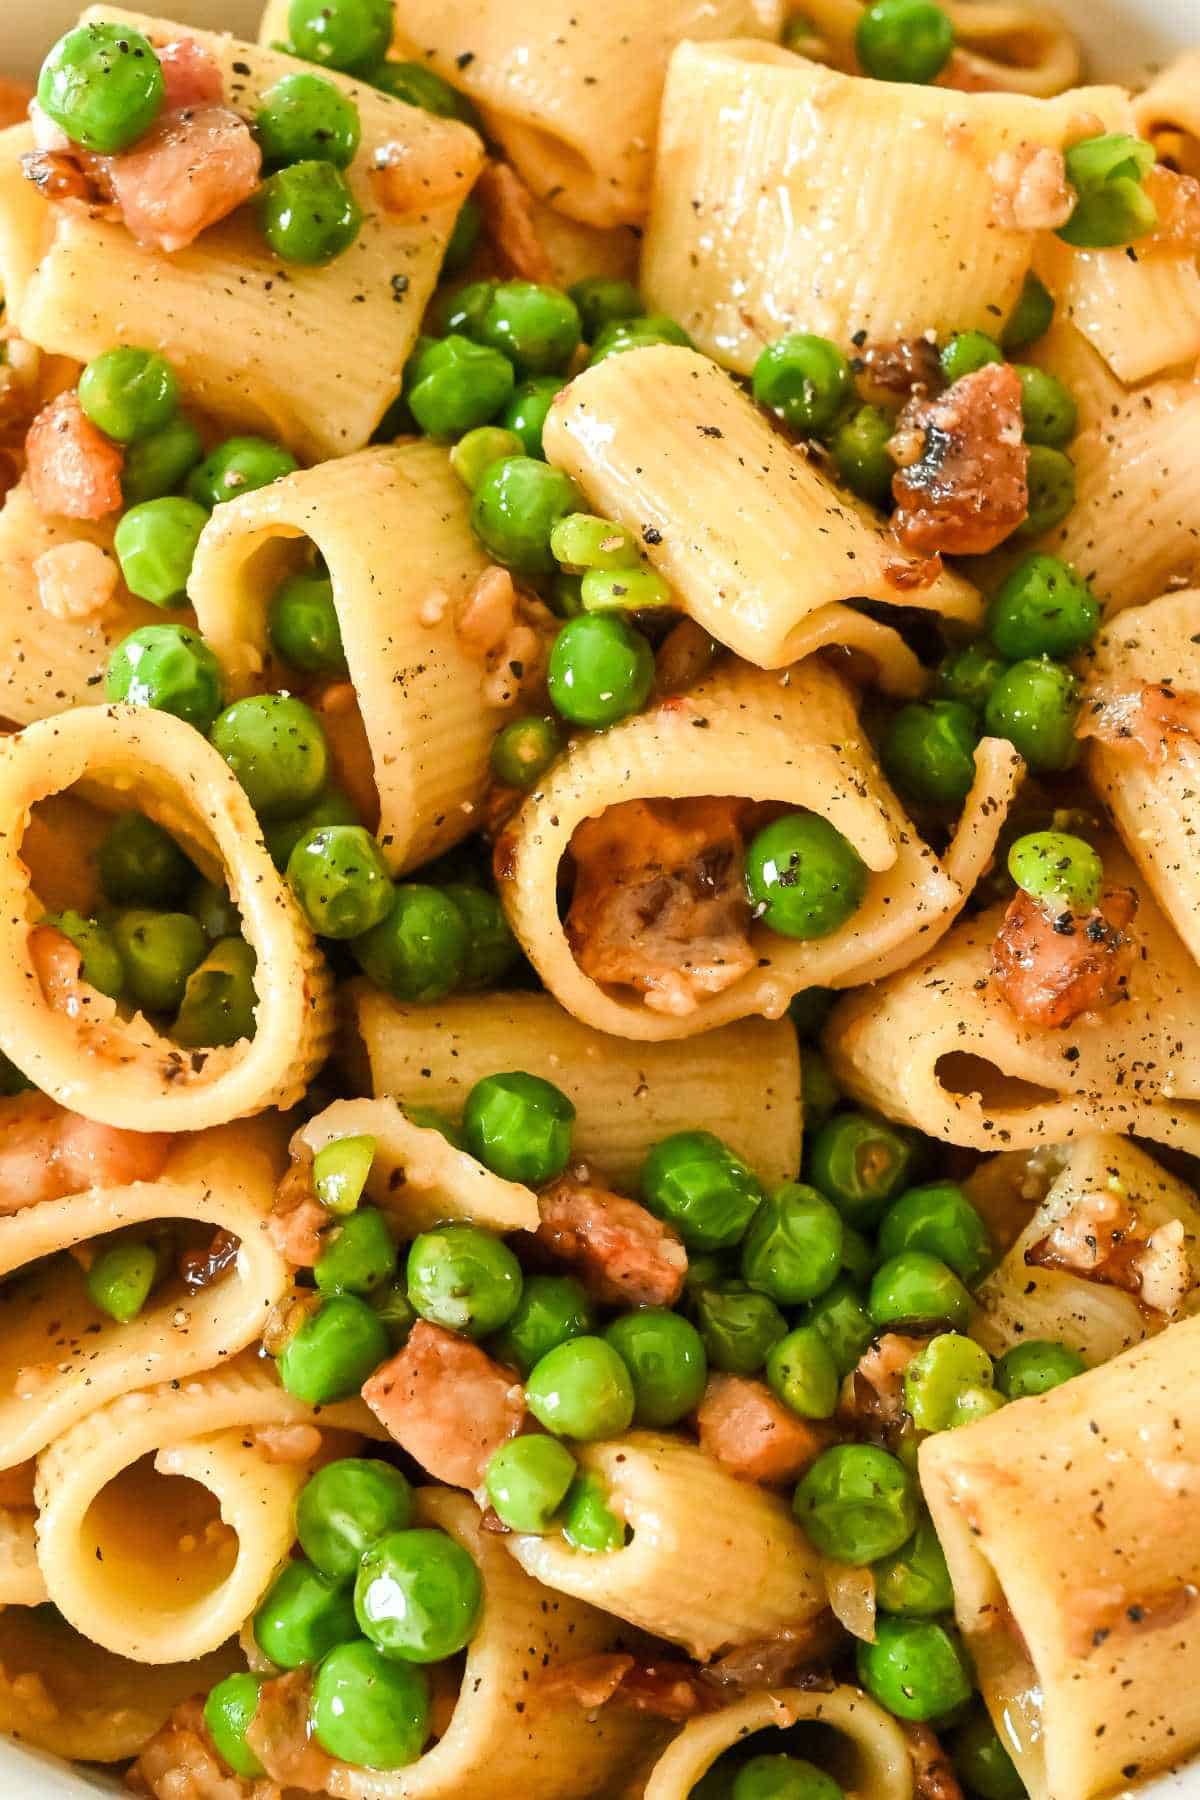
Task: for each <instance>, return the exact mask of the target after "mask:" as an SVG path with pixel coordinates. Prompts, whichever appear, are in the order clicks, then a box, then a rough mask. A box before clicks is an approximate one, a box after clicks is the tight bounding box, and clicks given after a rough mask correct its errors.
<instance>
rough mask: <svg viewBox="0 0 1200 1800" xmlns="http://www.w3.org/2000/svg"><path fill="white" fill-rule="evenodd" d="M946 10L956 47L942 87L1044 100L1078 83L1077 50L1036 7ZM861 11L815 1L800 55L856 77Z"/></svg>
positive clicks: (847, 1)
mask: <svg viewBox="0 0 1200 1800" xmlns="http://www.w3.org/2000/svg"><path fill="white" fill-rule="evenodd" d="M948 10H949V13H950V16H951V18H952V20H953V21H954V28H955V37H956V41H957V45H958V48H957V49H956V50H955V53H954V56H953V57H952V58H951V61H950V64H949V69H948V74H949V81H948V84H947V85H949V86H951V87H961V88H964V89H965V90H967V91H968V92H970V91H971V89H972V88H974V87H979V88H981V89H984V90H986V89H990V88H1011V89H1013V90H1014V91H1016V92H1017V93H1023V94H1039V95H1042V96H1043V97H1046V96H1049V95H1052V94H1060V93H1061V92H1062V91H1063V89H1064V88H1069V87H1071V86H1073V85H1074V83H1075V82H1077V81H1078V80H1079V69H1080V59H1079V46H1078V45H1077V44H1076V42H1075V40H1074V39H1073V38H1072V36H1071V34H1070V32H1069V31H1068V30H1067V29H1066V27H1065V26H1064V25H1063V23H1062V22H1061V20H1059V19H1057V18H1055V17H1053V16H1051V15H1047V14H1044V13H1042V11H1041V10H1040V8H1035V7H1033V6H1027V5H1021V4H1017V5H1008V4H1007V3H1006V0H999V3H998V4H992V3H991V0H984V3H983V4H980V3H979V0H968V4H967V5H957V6H951V7H950V8H949V9H948ZM862 12H863V8H862V5H861V4H860V0H815V4H814V5H812V6H810V7H809V9H808V11H807V13H806V14H805V17H806V18H808V19H809V20H810V21H811V23H812V27H813V42H812V48H811V49H810V48H809V47H808V44H807V43H806V44H805V46H804V49H803V54H805V55H818V54H819V56H820V58H821V60H822V61H824V60H825V59H826V57H828V59H829V60H830V61H831V62H833V63H834V64H835V65H836V66H837V67H838V68H839V69H847V70H849V71H851V72H858V71H857V64H856V59H855V55H854V34H855V29H856V27H857V25H858V22H859V19H860V18H861V16H862Z"/></svg>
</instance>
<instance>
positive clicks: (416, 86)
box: [368, 58, 479, 205]
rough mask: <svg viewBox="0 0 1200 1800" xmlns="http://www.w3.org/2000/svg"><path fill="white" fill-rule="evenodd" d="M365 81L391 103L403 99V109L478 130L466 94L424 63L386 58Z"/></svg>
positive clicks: (476, 118) (476, 116)
mask: <svg viewBox="0 0 1200 1800" xmlns="http://www.w3.org/2000/svg"><path fill="white" fill-rule="evenodd" d="M368 80H369V81H370V83H371V86H372V87H377V88H378V89H379V90H380V92H381V93H384V94H390V95H391V96H392V98H393V99H394V100H403V101H404V103H405V105H406V106H419V107H420V109H421V111H422V112H427V113H432V114H433V115H434V117H435V118H438V119H461V120H462V122H463V124H464V125H473V126H476V127H478V119H479V115H478V113H477V112H476V111H475V108H474V106H473V105H472V103H471V101H470V99H469V98H468V97H467V95H466V94H460V93H459V91H458V89H457V88H453V87H451V86H450V83H449V82H448V81H443V80H442V77H441V76H440V75H438V74H437V73H436V72H435V71H434V70H433V69H430V68H427V67H426V65H425V64H424V63H418V62H393V61H392V60H391V59H390V58H389V59H388V61H387V62H382V63H380V64H379V65H378V66H377V67H376V68H374V69H372V70H371V73H370V75H369V76H368ZM467 204H468V205H470V204H471V202H470V201H468V202H467Z"/></svg>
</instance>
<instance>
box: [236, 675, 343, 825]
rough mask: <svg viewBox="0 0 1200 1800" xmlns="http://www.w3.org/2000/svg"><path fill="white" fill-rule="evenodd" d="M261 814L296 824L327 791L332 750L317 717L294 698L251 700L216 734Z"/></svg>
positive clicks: (253, 697)
mask: <svg viewBox="0 0 1200 1800" xmlns="http://www.w3.org/2000/svg"><path fill="white" fill-rule="evenodd" d="M210 736H211V740H212V744H213V747H214V749H216V750H218V751H219V752H220V753H221V755H222V756H223V757H224V758H225V761H226V762H227V763H228V764H229V766H230V768H231V769H232V770H233V772H234V774H235V775H236V776H237V778H238V780H239V781H240V782H241V784H242V786H243V788H245V790H246V798H247V799H248V800H249V802H250V804H251V806H252V807H253V808H254V810H255V812H256V813H258V814H259V816H260V817H261V818H264V819H286V818H292V817H294V816H295V815H296V814H297V813H299V812H302V811H303V810H304V808H305V807H306V806H310V805H311V804H312V802H313V801H314V800H315V799H316V797H317V795H318V794H319V793H320V792H321V789H322V788H323V787H324V785H325V777H326V775H327V773H328V770H329V749H328V746H327V745H326V742H325V733H324V732H323V731H322V730H321V726H320V723H319V721H318V719H317V715H316V714H315V713H314V712H313V711H312V709H311V708H310V707H307V706H306V705H305V704H304V702H303V700H297V699H295V698H294V697H293V696H292V695H291V694H251V695H249V696H248V697H247V698H246V699H245V700H235V701H234V703H233V705H232V706H227V707H226V708H225V711H224V712H223V713H221V715H220V716H219V718H218V719H217V720H216V722H215V724H214V725H213V728H212V731H211V733H210Z"/></svg>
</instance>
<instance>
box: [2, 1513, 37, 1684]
mask: <svg viewBox="0 0 1200 1800" xmlns="http://www.w3.org/2000/svg"><path fill="white" fill-rule="evenodd" d="M36 1518H37V1515H36V1513H35V1512H34V1510H33V1508H32V1507H31V1506H0V1611H3V1609H4V1608H5V1607H6V1606H40V1605H41V1603H42V1601H43V1600H45V1598H46V1583H45V1581H44V1580H43V1579H42V1571H41V1569H40V1568H39V1567H38V1559H37V1532H36V1529H35V1521H36ZM0 1685H2V1684H0ZM0 1704H2V1702H0Z"/></svg>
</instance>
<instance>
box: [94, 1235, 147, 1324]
mask: <svg viewBox="0 0 1200 1800" xmlns="http://www.w3.org/2000/svg"><path fill="white" fill-rule="evenodd" d="M157 1277H158V1257H157V1255H156V1253H155V1251H154V1249H153V1248H152V1246H151V1245H149V1244H137V1243H132V1242H125V1243H116V1244H109V1245H108V1246H107V1247H106V1248H105V1249H103V1250H100V1251H98V1252H97V1254H96V1256H95V1257H94V1258H93V1259H92V1265H91V1267H90V1268H89V1270H88V1272H87V1276H86V1279H85V1283H84V1285H85V1286H86V1288H87V1295H88V1299H89V1300H90V1301H91V1303H92V1305H93V1306H98V1307H99V1308H100V1311H101V1312H106V1313H107V1314H108V1316H109V1318H110V1319H116V1321H117V1323H118V1324H120V1325H128V1324H129V1322H130V1321H131V1320H132V1319H136V1318H137V1316H138V1314H139V1313H140V1312H141V1310H142V1308H143V1307H144V1306H145V1304H146V1302H147V1300H148V1299H149V1298H150V1292H151V1289H152V1288H153V1286H154V1283H155V1281H156V1279H157Z"/></svg>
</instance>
